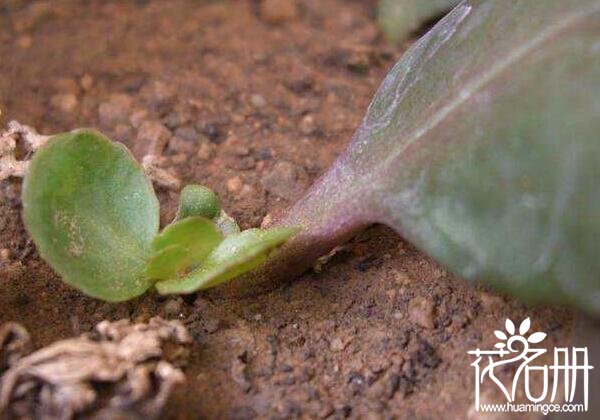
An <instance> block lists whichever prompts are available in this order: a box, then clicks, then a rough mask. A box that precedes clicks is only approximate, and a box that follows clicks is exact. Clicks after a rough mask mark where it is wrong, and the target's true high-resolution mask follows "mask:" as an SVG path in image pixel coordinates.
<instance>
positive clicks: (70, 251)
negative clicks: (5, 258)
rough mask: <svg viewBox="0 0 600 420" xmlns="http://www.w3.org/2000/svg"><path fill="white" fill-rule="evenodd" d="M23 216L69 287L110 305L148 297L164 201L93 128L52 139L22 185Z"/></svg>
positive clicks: (129, 158)
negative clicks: (149, 262)
mask: <svg viewBox="0 0 600 420" xmlns="http://www.w3.org/2000/svg"><path fill="white" fill-rule="evenodd" d="M23 218H24V222H25V225H26V227H27V230H28V231H29V233H30V234H31V236H32V237H33V239H34V241H35V243H36V246H37V247H38V250H39V252H40V254H41V255H42V257H43V258H44V259H45V260H46V261H47V262H49V263H50V265H51V266H52V268H53V269H54V270H55V271H57V272H58V273H59V274H60V275H61V276H62V278H63V280H64V281H65V282H67V283H68V284H70V285H71V286H74V287H76V288H78V289H80V290H82V291H83V292H84V293H86V294H88V295H90V296H93V297H97V298H100V299H104V300H107V301H122V300H127V299H130V298H132V297H135V296H138V295H140V294H142V293H143V292H144V291H145V290H146V289H147V288H148V287H150V285H151V283H150V282H148V281H147V280H146V279H145V278H144V276H143V270H144V265H145V259H146V258H147V257H148V255H149V254H150V248H151V242H152V239H153V238H154V236H155V235H156V232H157V231H158V222H159V218H158V200H157V198H156V196H155V195H154V191H153V189H152V185H151V184H150V182H149V181H148V179H147V178H146V177H145V175H144V172H143V169H142V168H141V166H140V165H139V164H138V163H137V162H136V161H135V159H134V158H133V156H132V155H131V154H130V153H129V151H128V150H127V149H126V148H125V147H124V146H122V145H120V144H117V143H113V142H111V141H110V140H109V139H107V138H106V137H104V136H103V135H101V134H100V133H97V132H95V131H92V130H86V129H84V130H77V131H74V132H71V133H65V134H61V135H58V136H54V137H53V138H52V139H50V140H49V142H48V144H46V145H45V146H44V147H43V148H42V149H40V150H39V151H38V152H37V153H36V155H34V157H33V159H32V161H31V165H30V167H29V171H28V173H27V175H26V177H25V180H24V184H23Z"/></svg>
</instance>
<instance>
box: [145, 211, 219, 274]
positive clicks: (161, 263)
mask: <svg viewBox="0 0 600 420" xmlns="http://www.w3.org/2000/svg"><path fill="white" fill-rule="evenodd" d="M222 239H223V237H222V235H221V233H220V232H219V231H218V230H217V228H216V226H215V224H214V223H213V222H212V221H210V220H208V219H206V218H204V217H201V216H194V217H187V218H185V219H183V220H180V221H178V222H175V223H172V224H170V225H169V226H167V227H166V228H165V229H164V230H163V231H162V232H161V233H160V234H159V235H158V236H156V238H155V239H154V241H153V242H152V249H153V251H154V252H155V253H154V255H153V256H152V258H151V259H150V261H149V262H148V268H147V270H146V275H147V276H148V277H149V278H153V279H166V278H170V277H173V276H175V275H176V274H177V273H178V272H179V271H181V270H183V269H186V268H189V267H191V266H193V265H195V264H198V263H200V262H201V261H202V260H203V259H204V258H206V256H207V255H208V254H210V252H211V251H212V250H213V249H214V248H215V247H216V246H217V245H218V244H219V242H221V240H222Z"/></svg>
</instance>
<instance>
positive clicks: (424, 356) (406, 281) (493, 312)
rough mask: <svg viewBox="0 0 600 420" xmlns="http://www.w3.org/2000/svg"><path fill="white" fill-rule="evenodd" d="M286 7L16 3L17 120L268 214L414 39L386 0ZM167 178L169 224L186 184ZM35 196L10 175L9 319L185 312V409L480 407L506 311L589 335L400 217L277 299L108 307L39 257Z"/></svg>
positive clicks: (11, 60) (246, 211) (42, 327)
mask: <svg viewBox="0 0 600 420" xmlns="http://www.w3.org/2000/svg"><path fill="white" fill-rule="evenodd" d="M281 3H282V2H281V1H279V2H278V1H264V2H262V3H261V2H258V1H251V0H238V1H233V0H232V1H216V0H206V1H192V0H171V1H168V2H167V1H145V0H137V1H128V2H123V1H117V0H113V1H101V0H72V1H61V2H55V1H43V2H42V1H20V0H7V1H3V2H2V3H1V4H0V57H1V59H0V74H1V75H2V76H1V77H0V109H1V111H2V115H1V117H0V118H1V119H2V120H1V121H0V123H1V124H2V126H5V125H6V123H7V122H8V121H9V120H11V119H16V120H18V121H20V122H22V123H24V124H28V125H31V126H33V127H35V128H37V129H38V130H39V131H40V132H42V133H45V134H47V133H57V132H62V131H67V130H71V129H73V128H76V127H80V126H91V127H97V128H99V129H101V130H102V131H103V132H105V133H106V134H107V135H109V136H111V137H113V138H115V139H117V140H120V141H122V142H124V143H125V144H126V145H128V146H129V147H130V148H131V149H132V150H133V151H134V153H135V154H136V155H137V156H138V157H140V156H142V155H144V154H146V153H148V152H149V151H156V150H161V149H162V146H165V144H166V147H165V148H164V151H162V150H161V151H162V155H163V156H164V162H163V165H164V167H165V168H166V169H167V170H168V171H169V172H171V173H172V174H173V175H176V176H177V177H179V178H181V179H182V180H183V181H184V182H185V183H189V182H197V183H201V184H205V185H208V186H209V187H211V188H213V189H214V190H215V191H217V192H218V194H219V196H220V197H221V199H222V202H223V206H224V208H225V209H226V210H227V211H228V212H229V213H230V214H231V215H232V216H234V217H235V218H236V219H237V220H239V221H240V223H241V225H242V226H243V227H244V228H247V227H251V226H257V225H260V224H261V222H262V221H263V220H264V219H265V218H266V219H272V218H275V217H277V215H278V214H280V213H281V212H282V211H283V210H284V209H285V208H286V207H287V206H289V205H290V204H291V203H292V202H293V201H294V200H295V199H296V198H298V196H300V195H301V194H302V192H303V191H304V190H305V189H306V188H307V186H308V185H309V184H310V183H311V182H312V181H314V180H315V178H316V177H318V176H319V175H320V174H321V173H323V172H324V171H325V170H326V168H327V167H328V165H329V164H330V163H331V162H332V161H333V159H334V158H335V157H336V155H337V154H338V153H339V152H341V150H343V148H344V147H345V144H346V143H347V142H348V140H349V138H350V137H351V135H352V132H353V130H354V129H355V128H356V126H357V125H358V123H359V120H360V118H361V117H362V115H363V113H364V111H365V109H366V107H367V105H368V103H369V100H370V98H371V96H372V95H373V93H374V91H375V89H376V88H377V86H378V84H379V82H380V81H381V79H382V78H383V76H384V75H385V73H386V71H387V69H389V68H390V66H391V65H393V63H394V62H395V61H396V60H397V59H398V57H399V56H400V55H401V54H402V52H403V51H404V49H405V48H406V46H407V45H403V46H400V47H397V48H396V47H391V46H390V45H388V44H386V43H385V42H384V41H383V39H382V37H381V35H380V34H379V32H378V30H377V27H376V24H375V19H374V16H375V2H374V1H342V0H298V1H297V2H283V3H285V4H284V5H283V6H281ZM407 44H408V43H407ZM157 192H158V195H159V199H160V201H161V205H162V208H161V219H162V221H163V223H164V222H167V221H169V220H170V219H171V218H172V217H173V215H174V212H175V206H176V201H177V192H176V191H172V190H168V189H165V188H158V191H157ZM19 196H20V181H19V180H10V181H4V182H1V183H0V250H2V251H1V252H0V322H4V321H8V320H14V321H18V322H21V323H22V324H24V325H25V326H26V327H27V328H28V329H29V330H30V332H31V333H32V335H33V338H34V340H35V342H36V344H37V345H38V346H42V345H46V344H49V343H51V342H52V341H54V340H57V339H60V338H65V337H71V336H73V335H75V334H79V333H81V332H84V331H87V330H89V329H90V328H92V326H93V325H94V324H95V323H97V322H99V321H101V320H103V319H110V320H115V319H120V318H131V319H133V320H137V321H141V320H147V319H149V318H150V317H152V316H154V315H157V314H158V315H161V316H163V317H166V318H176V319H180V320H181V321H182V322H183V323H184V324H185V325H186V326H187V327H188V329H189V330H190V332H191V333H192V334H193V336H194V339H195V342H194V344H193V346H192V349H191V357H190V360H189V362H188V364H187V367H186V369H185V373H186V377H187V384H186V385H185V386H183V387H180V388H179V389H178V390H177V392H175V394H174V395H173V396H172V398H171V400H170V403H169V405H168V408H167V413H166V414H167V415H166V418H198V417H200V418H255V417H257V418H299V417H302V418H345V417H350V418H363V417H365V418H375V419H377V418H415V417H418V418H438V417H442V416H444V417H446V418H465V417H473V418H477V417H478V413H475V412H474V409H473V401H474V380H473V372H472V369H473V368H472V367H470V363H471V362H472V360H471V359H470V357H469V356H468V355H467V351H468V350H473V349H475V348H477V347H479V348H484V347H485V348H488V347H489V348H491V347H492V346H493V345H494V343H495V342H496V339H495V337H494V336H493V331H494V330H496V329H503V325H504V320H505V318H507V317H510V318H512V319H513V320H515V322H520V320H521V319H524V318H526V317H531V320H532V328H533V329H534V330H538V331H544V332H546V333H548V339H546V340H545V344H546V345H547V346H554V345H558V344H560V345H563V346H565V345H568V343H569V342H570V340H571V333H572V323H573V317H572V314H571V313H570V312H569V311H567V310H564V309H560V308H559V309H557V308H547V307H536V308H533V307H529V306H527V305H525V304H523V303H521V302H518V301H516V300H513V299H510V298H508V297H505V296H501V295H498V294H496V293H494V292H492V291H490V290H485V289H483V288H481V287H475V286H473V285H471V284H467V283H465V282H464V281H462V280H460V279H458V278H456V277H454V276H452V275H451V274H449V273H448V272H447V271H446V270H444V269H443V268H442V267H440V266H438V265H436V264H435V263H434V262H433V261H431V260H430V259H429V258H428V257H426V256H425V255H423V254H422V253H420V252H418V251H417V250H415V249H414V248H412V247H411V246H410V244H408V243H406V242H405V241H403V240H402V238H400V237H398V236H397V235H396V234H395V233H393V232H392V231H390V230H389V229H387V228H385V227H381V226H376V227H373V228H371V229H369V230H367V231H366V232H365V233H364V234H362V235H360V236H359V237H357V238H355V239H354V240H353V241H352V243H351V244H349V246H348V247H346V248H345V249H344V250H342V251H341V252H339V253H338V254H336V255H335V256H334V257H333V258H332V259H331V260H330V261H329V262H328V263H327V264H326V265H325V266H324V267H322V269H321V271H320V272H316V271H311V272H309V273H306V274H305V275H303V276H300V277H299V278H297V279H289V282H288V283H286V284H282V286H281V287H280V288H278V289H277V290H275V291H273V292H271V293H268V294H264V295H260V296H256V297H252V298H244V299H233V298H223V297H216V296H215V295H213V294H211V293H203V294H197V295H192V296H186V297H184V298H179V297H174V298H161V297H159V296H156V295H154V294H151V293H149V294H147V295H145V296H143V297H141V298H139V299H136V300H135V301H132V302H128V303H123V304H107V303H103V302H99V301H96V300H94V299H90V298H87V297H85V296H83V295H81V294H80V293H79V292H77V291H75V290H73V289H71V288H69V287H68V286H66V285H64V284H63V283H62V282H61V281H60V279H59V278H58V277H57V276H56V275H55V274H54V273H53V272H52V270H51V269H50V268H49V267H48V266H47V265H46V264H45V263H44V262H43V261H41V260H40V258H39V256H38V255H37V253H36V250H35V247H34V246H33V244H32V242H31V240H30V239H29V237H28V235H27V233H26V232H25V230H24V228H23V224H22V222H21V218H20V211H21V207H20V200H19ZM506 246H510V244H506ZM511 373H512V372H511V371H506V372H503V375H504V377H507V378H510V375H511ZM489 395H491V396H493V393H492V391H491V390H490V391H489Z"/></svg>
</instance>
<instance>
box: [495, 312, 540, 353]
mask: <svg viewBox="0 0 600 420" xmlns="http://www.w3.org/2000/svg"><path fill="white" fill-rule="evenodd" d="M504 326H505V328H506V332H504V331H500V330H496V331H494V335H495V336H496V337H497V338H498V339H499V340H502V341H499V342H498V343H496V345H495V346H494V347H496V348H497V349H499V350H500V352H501V353H504V352H505V351H506V350H504V349H505V348H506V347H507V343H508V342H512V341H515V340H518V341H521V342H523V341H525V340H526V341H527V342H529V343H531V344H536V343H540V342H541V341H543V340H544V339H545V338H546V333H543V332H534V333H533V334H531V335H530V336H529V337H527V338H525V335H526V334H527V332H528V331H529V328H530V327H531V320H530V319H529V318H526V319H524V320H523V322H521V325H519V333H518V334H516V330H515V324H514V323H513V322H512V321H511V320H510V319H509V318H506V322H505V323H504Z"/></svg>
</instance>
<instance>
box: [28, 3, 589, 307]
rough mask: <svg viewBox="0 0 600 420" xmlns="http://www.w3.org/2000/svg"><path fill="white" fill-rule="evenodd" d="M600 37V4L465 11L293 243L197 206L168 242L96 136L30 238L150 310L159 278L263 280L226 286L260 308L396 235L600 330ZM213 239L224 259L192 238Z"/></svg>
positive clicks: (34, 207)
mask: <svg viewBox="0 0 600 420" xmlns="http://www.w3.org/2000/svg"><path fill="white" fill-rule="evenodd" d="M599 22H600V0H545V1H543V2H542V1H537V0H515V1H512V2H510V4H507V2H505V1H504V0H481V1H475V0H472V1H463V2H461V3H460V4H459V5H458V6H457V7H455V8H454V9H453V10H452V12H450V13H449V14H448V15H447V16H445V17H444V18H443V19H442V20H441V21H440V22H439V23H438V24H437V25H436V26H435V27H434V28H433V29H432V30H431V31H429V32H428V33H427V34H426V35H425V36H423V37H422V38H421V39H420V40H419V41H417V42H416V43H415V44H414V46H413V47H411V48H410V49H409V50H408V51H407V52H406V53H405V54H404V56H403V57H402V58H401V59H400V61H399V62H398V63H397V64H396V65H395V66H394V68H393V69H392V70H391V71H390V73H389V74H388V75H387V77H386V78H385V80H384V81H383V83H382V85H381V87H380V88H379V90H378V92H377V94H376V95H375V97H374V99H373V101H372V103H371V105H370V106H369V109H368V111H367V114H366V116H365V118H364V119H363V122H362V124H361V126H360V127H359V129H358V130H357V132H356V134H355V136H354V138H353V140H352V142H351V144H350V146H349V147H348V148H347V150H346V151H345V152H344V153H343V154H342V155H341V156H340V157H339V158H338V160H337V161H336V162H335V163H334V165H333V167H332V168H331V169H330V170H329V171H328V172H327V173H326V174H325V175H324V176H323V177H322V178H321V179H320V180H319V181H318V182H317V183H316V184H315V185H314V186H313V187H312V188H311V189H310V190H309V191H308V193H307V194H306V195H305V196H304V197H303V198H302V199H301V200H300V201H298V202H297V203H296V204H295V205H294V206H293V207H292V208H291V209H290V210H289V211H288V213H287V215H286V216H285V217H283V218H282V219H281V220H280V221H279V222H278V226H284V228H282V229H284V230H269V231H267V232H261V231H255V230H250V231H246V232H242V233H233V234H231V236H228V237H226V238H225V239H224V240H221V239H220V236H219V235H224V233H223V232H224V231H226V232H231V231H233V232H235V225H233V224H232V221H231V220H230V218H228V217H227V215H225V214H223V213H220V215H219V216H218V218H217V219H216V220H215V219H214V217H215V216H214V215H216V214H217V208H216V207H215V206H214V205H208V206H205V205H201V206H189V205H187V204H182V206H181V209H182V210H181V213H182V214H186V215H187V214H190V212H189V209H196V210H192V211H191V212H192V213H193V212H195V211H201V212H205V213H204V216H203V215H195V216H191V217H189V216H188V217H187V218H184V219H182V220H181V221H177V222H175V224H174V225H173V226H172V227H170V228H168V229H166V230H165V231H164V232H163V233H162V234H161V235H159V237H158V238H159V239H156V241H155V240H154V238H155V237H156V233H157V229H158V228H157V226H158V215H157V212H158V205H157V203H156V198H155V197H154V195H153V194H152V190H151V188H150V185H149V184H148V181H147V180H146V179H145V178H144V176H143V174H142V172H141V169H140V168H139V167H137V166H136V164H135V162H133V159H131V157H130V156H129V155H128V153H127V152H126V151H125V150H124V149H123V148H122V147H120V146H117V145H113V144H112V143H110V142H108V141H107V140H103V139H102V138H101V137H99V136H97V135H95V134H93V133H90V132H78V133H74V134H67V135H63V136H61V137H58V138H55V139H54V140H53V141H51V142H50V144H49V145H48V146H46V147H45V148H44V149H42V150H40V151H39V152H38V156H36V157H35V158H34V161H33V163H32V167H31V169H30V172H29V174H28V175H27V179H26V181H25V191H24V205H25V221H26V223H27V226H28V228H29V230H30V232H31V233H32V236H33V237H34V239H35V240H36V243H37V244H38V247H39V249H40V252H41V253H42V256H44V258H46V259H47V260H48V261H49V262H50V263H51V264H52V265H53V267H55V268H56V269H57V271H58V272H59V273H61V274H62V275H63V276H64V277H65V279H66V280H67V281H69V282H71V283H72V284H75V285H76V286H78V287H80V288H81V289H82V290H84V291H86V292H88V293H90V294H93V295H95V296H101V297H103V298H106V299H109V300H120V299H125V298H128V297H131V296H135V295H138V294H140V293H142V292H143V291H144V290H146V289H147V288H148V287H150V286H151V285H152V284H154V281H155V280H156V279H151V278H150V277H155V278H159V280H160V281H158V283H156V286H157V288H158V290H159V291H161V292H164V293H167V292H189V291H192V290H198V289H200V288H203V287H210V286H213V285H216V284H217V283H219V282H222V281H224V280H226V279H229V278H231V277H233V276H235V275H238V274H241V273H242V272H243V271H248V270H252V269H253V268H256V267H258V266H259V265H261V269H260V270H255V271H254V272H253V274H251V275H249V276H243V278H242V279H241V280H237V281H234V282H231V283H228V284H229V286H225V287H226V288H227V287H229V288H231V289H233V290H234V291H236V292H239V291H241V292H243V293H247V292H248V291H249V290H250V291H251V292H255V291H256V290H257V289H258V288H262V287H263V286H265V285H270V284H271V283H272V282H274V281H276V280H277V279H280V278H282V277H284V276H288V277H289V276H290V275H293V274H297V273H299V272H301V271H302V270H304V269H306V268H307V267H308V266H310V264H311V263H312V262H313V261H314V260H315V259H317V258H318V257H321V256H323V255H325V254H327V253H328V252H330V251H331V250H332V249H333V248H335V247H336V246H337V245H339V244H341V243H343V242H345V241H346V240H348V239H349V238H351V237H352V236H353V235H355V234H356V233H357V232H358V231H360V230H361V229H363V228H365V227H366V226H369V225H371V224H373V223H384V224H387V225H389V226H391V227H392V228H394V229H395V230H396V231H397V232H399V233H400V234H402V235H403V236H404V237H405V238H406V239H408V240H409V241H411V242H412V243H413V244H415V245H416V246H418V247H419V248H421V249H422V250H424V251H425V252H427V253H429V254H430V255H431V256H432V257H434V258H435V259H436V260H437V261H439V262H440V263H442V264H444V265H445V266H447V267H448V268H449V269H451V270H452V271H453V272H454V273H456V274H458V275H460V276H462V277H463V278H465V279H468V280H477V281H484V282H487V283H489V284H492V285H494V286H496V287H497V288H499V289H501V290H506V291H508V292H511V293H513V294H515V295H517V296H520V297H522V298H524V299H528V300H531V301H543V302H558V303H565V304H571V305H575V306H577V307H580V308H582V309H584V310H586V311H588V312H590V313H594V314H596V315H598V314H600V276H599V275H598V273H600V259H599V258H598V257H597V256H598V253H599V251H600V216H599V215H600V182H598V180H600V142H599V141H597V136H598V133H600V118H598V110H600V53H599V51H600V49H599V48H598V35H597V33H598V31H597V28H598V24H599ZM79 137H81V138H83V139H88V140H87V141H82V142H81V144H77V142H76V141H75V139H76V138H79ZM90 156H93V157H90ZM116 180H118V182H116ZM202 194H203V193H202V192H201V191H198V192H197V195H199V196H202ZM195 195H196V193H193V192H190V194H189V197H194V196H195ZM184 196H186V197H187V196H188V194H184ZM198 209H201V210H198ZM207 211H209V212H210V215H212V216H213V220H212V224H211V223H208V222H207V221H208V220H209V219H206V218H203V217H206V216H207V213H206V212H207ZM134 214H135V217H133V215H134ZM196 218H197V219H196ZM188 219H189V220H188ZM215 225H216V226H217V227H219V226H220V227H221V228H220V229H215V228H214V226H215ZM285 226H299V227H300V228H301V229H302V230H301V231H300V232H299V233H298V234H296V235H295V236H293V237H292V238H291V239H290V240H289V241H288V242H286V243H285V244H284V245H283V246H282V248H281V249H280V250H279V251H278V252H277V253H275V254H273V257H272V258H269V259H268V260H267V261H266V264H261V263H262V262H263V261H265V258H266V254H267V253H268V251H269V250H271V249H272V248H273V247H275V246H277V245H279V244H282V243H283V241H285V239H286V238H288V236H289V235H291V234H293V233H294V232H296V228H285ZM232 229H233V230H232ZM285 229H289V230H285ZM179 230H181V233H179V234H176V233H173V232H177V231H179ZM192 231H194V232H198V235H192V234H189V235H188V234H187V232H192ZM200 232H202V235H200ZM184 233H185V234H184ZM199 236H202V237H203V238H207V239H205V241H206V242H207V243H208V242H209V241H210V243H209V244H207V243H204V242H203V243H202V244H200V243H196V242H194V241H188V239H187V238H189V237H199ZM171 237H173V238H171ZM175 237H176V238H178V239H174V238H175ZM169 238H171V239H169ZM210 238H211V239H210ZM163 240H164V241H165V242H164V243H163V242H162V241H163ZM217 243H218V245H216V247H213V246H214V244H217ZM257 244H258V245H257ZM259 245H260V246H259ZM211 247H213V248H211ZM208 248H211V249H212V251H210V253H208V254H207V249H208ZM162 259H164V260H166V261H167V262H168V263H166V262H161V261H163V260H162ZM148 261H150V264H148ZM199 261H202V262H201V263H200V264H199V267H196V268H195V269H194V267H195V265H196V264H197V263H198V262H199ZM188 264H191V265H192V269H191V270H187V269H185V270H184V272H183V273H182V272H181V268H182V267H186V266H187V265H188ZM146 270H149V271H150V273H151V275H147V274H145V273H146ZM174 273H177V275H175V278H173V279H171V280H167V278H169V277H172V276H174ZM242 280H243V281H242Z"/></svg>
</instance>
